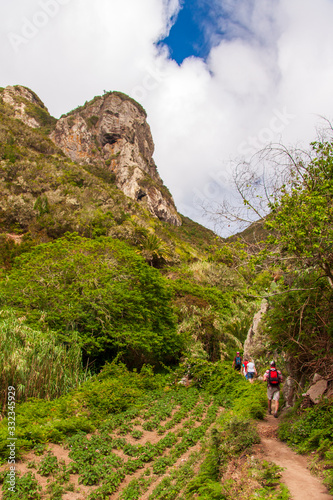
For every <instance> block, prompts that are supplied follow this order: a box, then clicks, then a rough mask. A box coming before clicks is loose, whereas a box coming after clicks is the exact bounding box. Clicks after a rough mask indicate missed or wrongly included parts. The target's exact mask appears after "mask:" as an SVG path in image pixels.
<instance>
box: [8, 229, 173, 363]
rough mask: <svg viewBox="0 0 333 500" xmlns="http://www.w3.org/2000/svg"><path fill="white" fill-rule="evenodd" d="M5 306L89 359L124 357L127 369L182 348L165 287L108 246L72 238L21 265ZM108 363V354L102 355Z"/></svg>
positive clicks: (11, 278) (41, 249)
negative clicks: (75, 346) (75, 344)
mask: <svg viewBox="0 0 333 500" xmlns="http://www.w3.org/2000/svg"><path fill="white" fill-rule="evenodd" d="M0 294H1V302H2V304H3V305H5V304H7V305H11V306H13V307H15V308H16V309H18V310H20V312H21V313H22V314H25V315H26V317H27V320H28V321H29V322H30V323H31V324H34V325H37V324H38V325H41V327H44V328H45V329H49V328H51V329H52V330H53V331H55V332H56V333H57V336H58V338H60V339H61V340H64V341H66V342H69V343H72V342H76V341H77V340H78V341H79V343H80V345H81V346H82V347H83V349H84V350H85V352H86V353H88V354H93V355H96V354H98V353H99V352H102V351H106V350H108V351H109V353H110V354H113V355H114V354H116V353H117V352H121V353H122V357H123V359H125V360H126V361H127V362H130V363H135V364H137V365H141V364H142V363H143V362H147V361H154V362H156V361H158V360H172V359H174V358H175V357H177V356H178V354H179V353H180V350H181V348H182V343H183V340H182V337H181V336H179V335H177V334H176V332H175V320H174V316H173V314H172V309H171V307H170V298H171V295H170V292H169V291H168V288H167V285H166V282H165V280H164V279H163V278H162V277H161V276H160V274H159V273H158V272H157V271H156V270H155V269H153V268H151V267H150V266H147V265H146V264H145V262H144V261H143V259H141V258H140V257H139V256H138V255H137V254H136V253H135V252H134V251H133V250H132V249H130V248H129V247H128V246H126V245H125V244H124V243H121V242H119V241H116V240H113V239H111V238H101V239H98V240H88V239H85V238H81V237H78V236H76V235H68V236H67V237H66V238H61V239H58V240H57V241H55V242H53V243H51V244H43V245H39V246H37V247H35V248H34V249H33V250H32V251H31V252H30V253H29V254H25V255H23V256H21V257H20V258H18V259H17V261H16V265H15V268H13V270H12V271H11V273H10V274H9V275H8V278H7V281H6V284H3V286H1V284H0ZM104 356H105V354H104Z"/></svg>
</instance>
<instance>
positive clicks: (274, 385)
mask: <svg viewBox="0 0 333 500" xmlns="http://www.w3.org/2000/svg"><path fill="white" fill-rule="evenodd" d="M270 366H271V367H270V368H269V369H268V370H266V372H265V375H264V380H267V398H268V413H269V415H271V414H272V401H275V411H274V417H275V418H277V416H278V409H279V398H280V384H281V382H282V380H283V379H282V373H281V372H280V370H278V369H277V368H276V366H275V361H271V363H270Z"/></svg>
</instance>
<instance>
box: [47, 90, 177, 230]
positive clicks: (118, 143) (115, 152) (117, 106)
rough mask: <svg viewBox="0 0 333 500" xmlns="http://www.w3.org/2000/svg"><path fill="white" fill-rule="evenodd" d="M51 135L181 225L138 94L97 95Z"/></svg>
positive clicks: (158, 214) (64, 119) (63, 119)
mask: <svg viewBox="0 0 333 500" xmlns="http://www.w3.org/2000/svg"><path fill="white" fill-rule="evenodd" d="M51 139H52V140H53V141H54V142H55V143H56V144H57V145H58V146H59V147H60V148H61V149H62V150H63V152H64V153H65V154H66V155H68V156H69V157H70V158H71V159H72V160H73V161H76V162H78V163H80V164H82V165H83V164H85V165H99V166H102V167H103V168H105V169H107V170H109V171H111V172H112V173H113V174H114V175H115V179H116V184H117V186H118V187H119V189H121V190H122V191H123V193H125V194H126V195H127V196H129V197H130V198H132V199H133V200H136V201H138V202H140V203H142V204H144V205H146V207H147V209H148V210H149V211H150V212H151V214H152V215H154V216H155V217H158V218H159V219H160V220H163V221H166V222H169V223H171V224H174V225H176V226H179V225H181V219H180V217H179V215H178V213H177V210H176V207H175V205H174V201H173V199H172V196H171V195H170V193H169V192H168V190H167V188H166V187H165V186H164V185H163V182H162V180H161V178H160V176H159V174H158V172H157V168H156V165H155V163H154V160H153V152H154V143H153V139H152V136H151V132H150V128H149V125H148V123H147V121H146V113H145V111H144V109H143V108H142V107H141V106H140V105H139V104H138V103H137V102H136V101H134V100H133V99H131V98H129V97H128V96H126V95H125V94H122V93H120V92H109V93H106V94H104V95H103V96H100V97H96V98H94V99H93V100H92V101H91V102H89V103H86V104H85V106H83V107H80V108H77V109H76V110H74V111H73V112H71V113H69V114H68V115H66V116H62V117H61V118H60V119H59V120H58V122H57V125H56V127H55V130H54V131H53V132H52V134H51Z"/></svg>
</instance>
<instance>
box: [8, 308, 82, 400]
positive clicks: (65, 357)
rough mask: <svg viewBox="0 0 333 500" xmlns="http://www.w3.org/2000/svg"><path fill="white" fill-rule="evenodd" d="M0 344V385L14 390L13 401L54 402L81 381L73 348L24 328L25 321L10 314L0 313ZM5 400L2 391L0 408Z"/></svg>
mask: <svg viewBox="0 0 333 500" xmlns="http://www.w3.org/2000/svg"><path fill="white" fill-rule="evenodd" d="M0 343H1V351H0V384H1V387H2V388H7V387H9V386H13V387H14V388H15V400H16V401H22V400H26V399H27V398H31V397H36V398H45V399H54V398H56V397H59V396H60V395H61V394H63V393H65V392H68V391H69V390H70V389H72V388H73V387H77V386H78V385H79V384H80V383H81V382H82V381H83V380H84V378H85V375H84V373H83V370H82V360H81V350H80V348H79V347H78V346H77V345H76V344H73V345H72V346H71V347H66V346H64V345H63V344H61V343H59V341H58V340H57V339H56V337H55V335H54V334H52V333H51V332H48V334H47V335H46V334H45V333H42V332H41V331H40V330H39V329H34V328H30V327H28V326H27V325H26V321H25V318H24V317H21V318H18V317H17V316H16V315H15V314H14V312H13V311H12V310H6V309H3V310H2V311H0ZM6 397H7V394H6V392H5V390H3V391H1V393H0V406H1V407H4V406H5V404H6Z"/></svg>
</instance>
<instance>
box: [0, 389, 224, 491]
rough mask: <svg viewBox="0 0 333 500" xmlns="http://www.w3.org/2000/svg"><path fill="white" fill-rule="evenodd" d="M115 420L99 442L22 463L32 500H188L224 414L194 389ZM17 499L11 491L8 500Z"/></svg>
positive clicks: (89, 440) (78, 438)
mask: <svg viewBox="0 0 333 500" xmlns="http://www.w3.org/2000/svg"><path fill="white" fill-rule="evenodd" d="M138 403H139V404H138V406H137V407H135V408H134V409H133V408H132V409H130V410H128V411H126V412H123V413H121V414H118V415H114V416H111V417H109V418H108V419H107V420H105V421H104V422H103V424H102V425H101V426H100V428H99V429H98V431H96V432H95V433H93V434H92V435H86V434H84V433H79V434H75V435H74V436H72V437H70V438H68V440H67V442H66V443H65V444H64V446H59V445H49V446H48V447H44V446H43V445H39V446H37V447H35V449H34V451H33V452H30V453H29V454H28V455H27V456H26V457H25V460H24V462H23V463H22V464H18V467H17V468H18V469H20V471H21V476H20V477H19V478H18V480H17V481H18V482H20V484H21V485H22V486H23V485H24V483H26V485H27V488H26V491H27V492H28V491H29V493H27V496H26V497H22V495H21V496H20V500H25V498H27V499H28V498H31V499H34V500H37V499H39V498H50V499H53V500H57V499H64V500H74V499H75V500H83V499H87V500H102V499H119V500H130V499H131V500H134V499H143V500H144V499H147V500H148V499H149V500H153V499H164V500H168V499H169V500H176V499H185V498H189V497H188V496H187V495H188V494H187V493H186V487H187V485H188V483H189V481H190V480H191V479H192V478H193V477H194V476H195V475H196V473H197V472H198V470H199V467H200V464H201V463H202V461H203V458H204V457H205V450H206V444H207V442H208V438H209V430H210V427H211V426H212V424H214V422H215V421H216V418H217V416H218V415H219V413H220V412H221V407H220V405H219V404H218V401H216V400H214V397H213V396H211V395H208V394H205V393H202V392H199V391H198V390H197V389H195V388H189V389H185V388H184V389H180V390H178V391H170V392H153V393H151V395H150V397H146V399H145V401H144V403H142V401H140V402H138ZM11 498H16V497H14V496H13V494H12V493H10V492H8V491H4V493H3V499H4V500H6V499H11Z"/></svg>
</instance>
